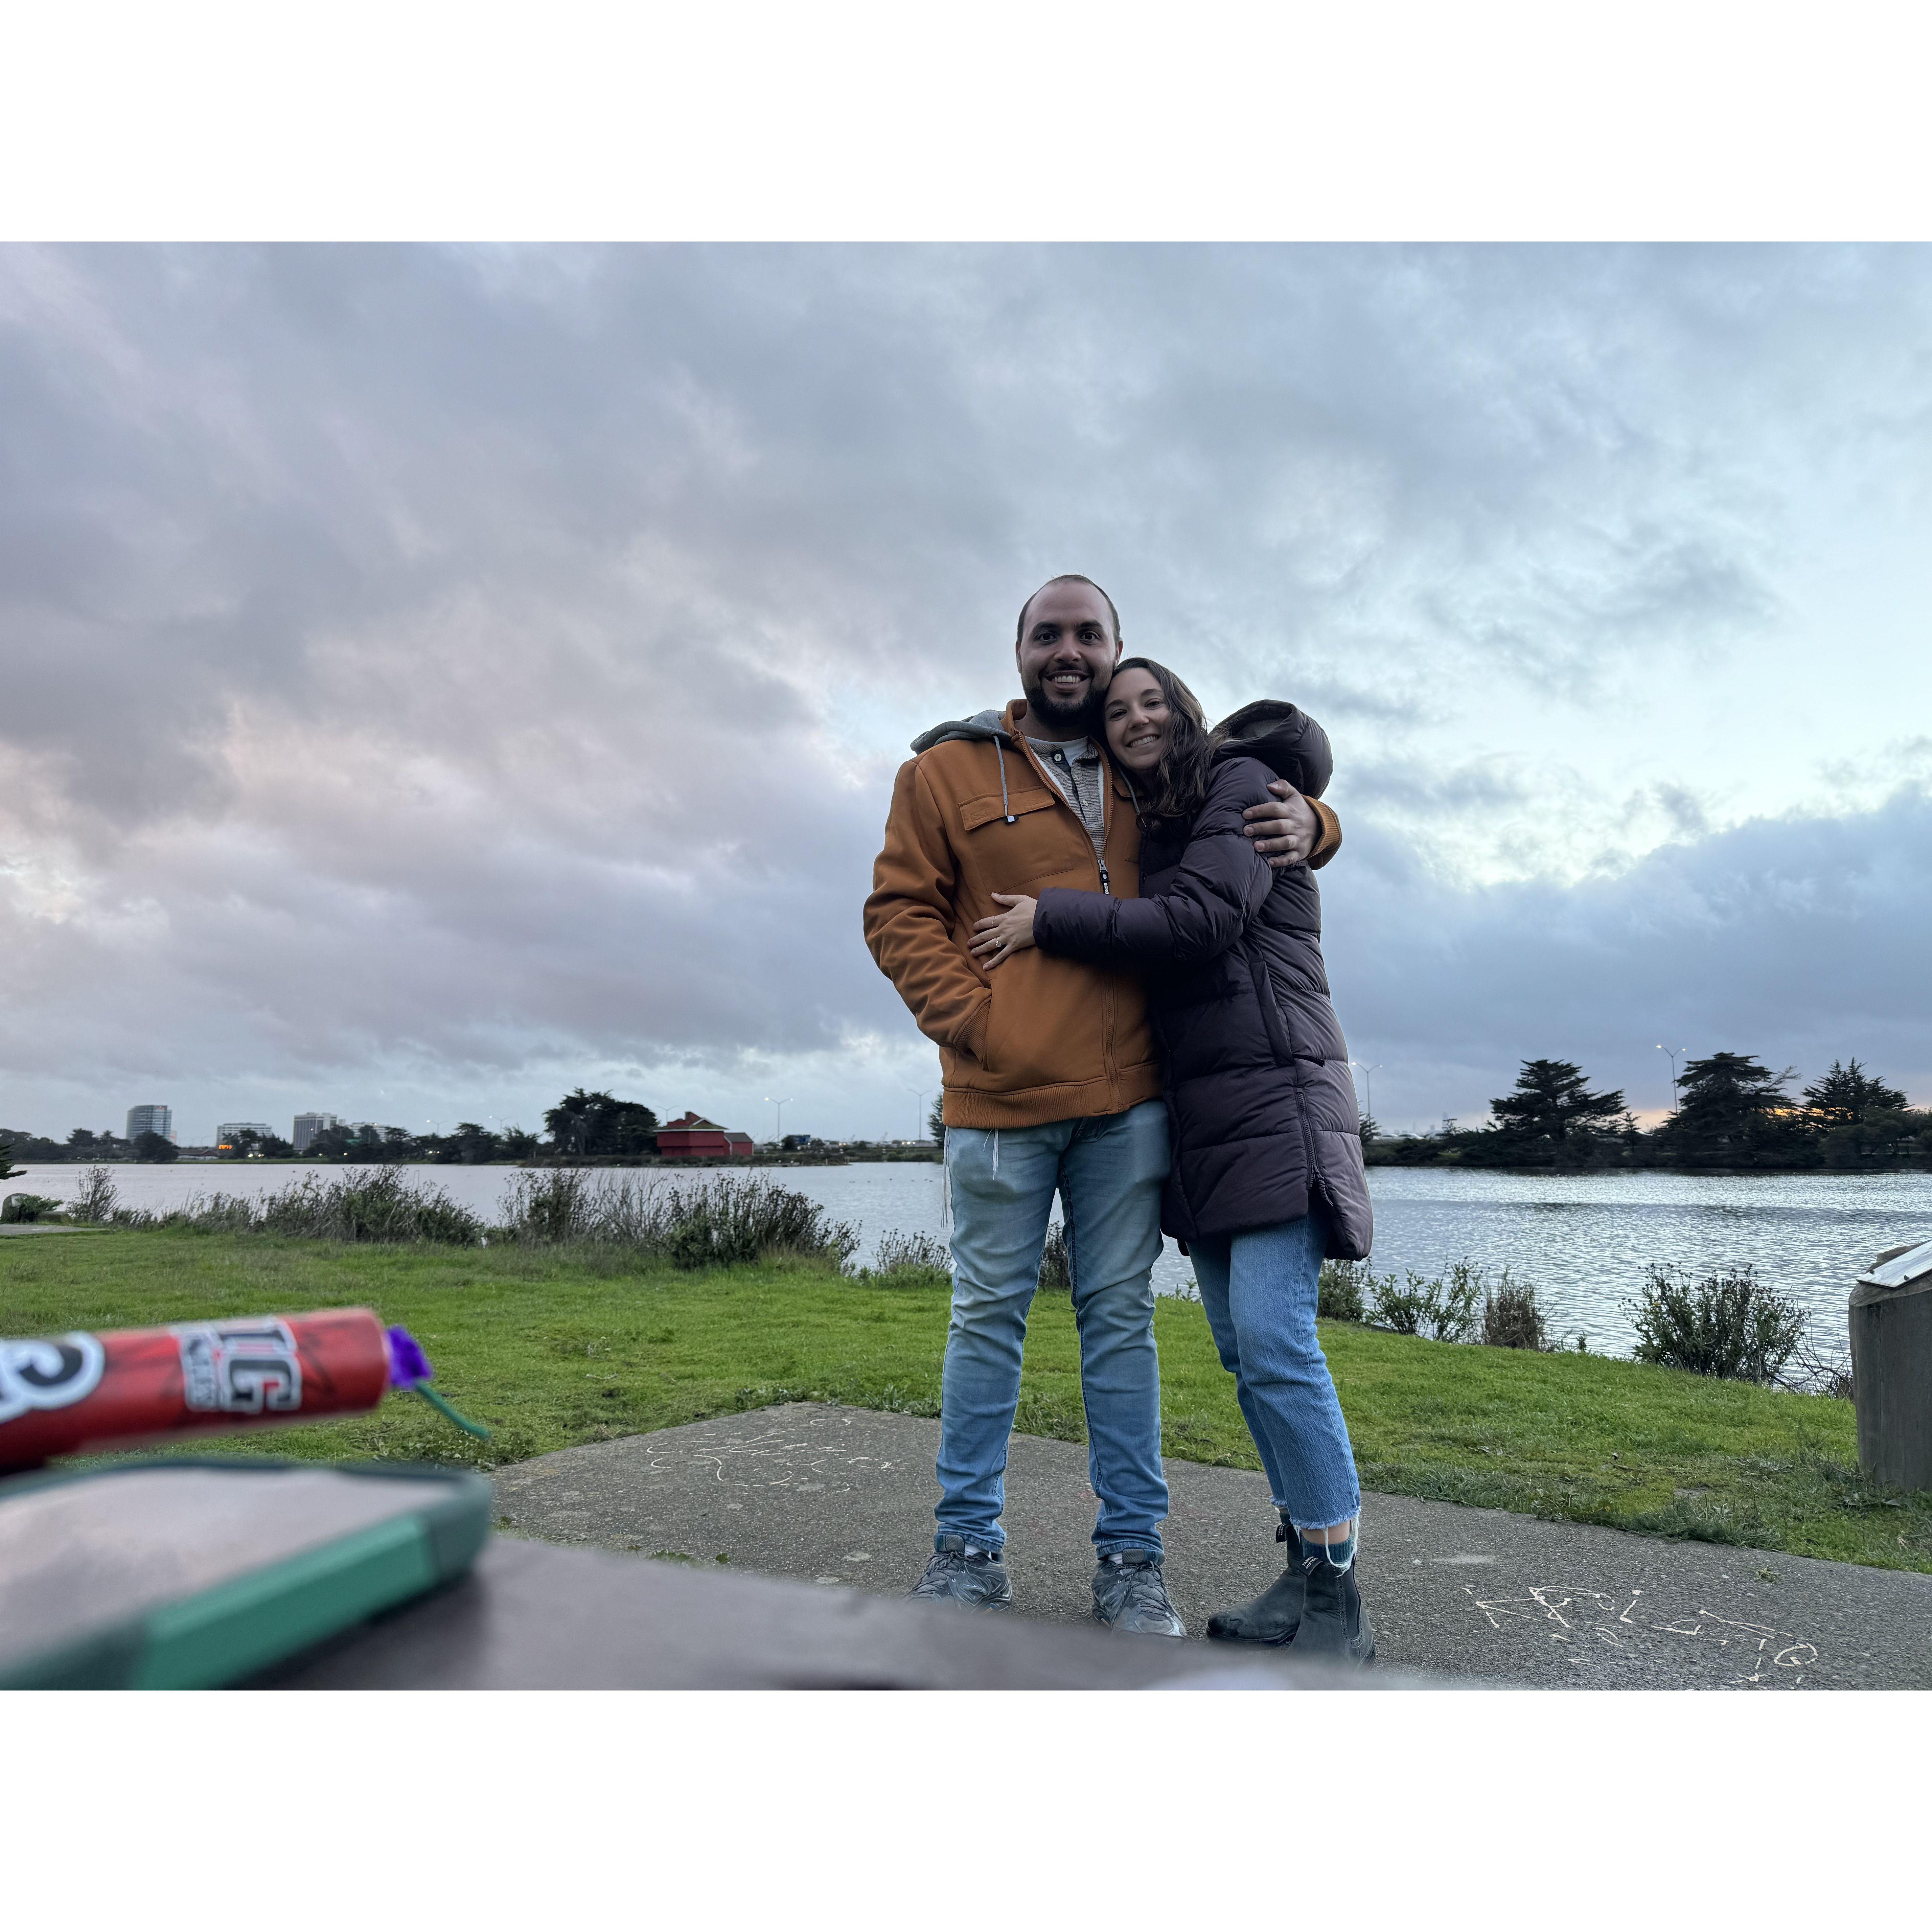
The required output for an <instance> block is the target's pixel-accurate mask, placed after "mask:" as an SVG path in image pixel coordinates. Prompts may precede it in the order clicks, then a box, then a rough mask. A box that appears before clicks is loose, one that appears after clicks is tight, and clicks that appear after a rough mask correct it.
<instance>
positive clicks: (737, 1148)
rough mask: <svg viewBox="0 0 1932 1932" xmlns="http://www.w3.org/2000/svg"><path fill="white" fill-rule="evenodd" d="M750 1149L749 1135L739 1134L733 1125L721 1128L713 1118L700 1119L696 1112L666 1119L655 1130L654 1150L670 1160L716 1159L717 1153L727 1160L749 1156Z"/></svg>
mask: <svg viewBox="0 0 1932 1932" xmlns="http://www.w3.org/2000/svg"><path fill="white" fill-rule="evenodd" d="M751 1151H752V1143H751V1136H750V1135H749V1134H741V1133H739V1132H738V1130H736V1128H735V1127H720V1126H719V1125H718V1123H717V1122H716V1121H706V1120H703V1119H701V1118H700V1117H699V1116H698V1115H696V1114H689V1113H688V1114H685V1115H683V1116H682V1118H680V1119H678V1120H675V1121H666V1122H665V1123H664V1125H663V1126H662V1127H659V1128H658V1153H659V1154H665V1155H668V1156H669V1157H670V1159H672V1160H696V1159H699V1158H704V1159H709V1160H716V1159H717V1158H718V1157H720V1156H722V1157H724V1158H725V1159H726V1160H745V1159H748V1157H750V1155H751Z"/></svg>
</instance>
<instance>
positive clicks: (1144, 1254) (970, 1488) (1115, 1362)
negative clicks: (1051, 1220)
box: [934, 1100, 1168, 1556]
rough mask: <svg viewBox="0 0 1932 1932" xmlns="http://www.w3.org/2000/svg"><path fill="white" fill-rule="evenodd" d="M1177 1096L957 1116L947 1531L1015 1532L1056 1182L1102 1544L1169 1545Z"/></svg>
mask: <svg viewBox="0 0 1932 1932" xmlns="http://www.w3.org/2000/svg"><path fill="white" fill-rule="evenodd" d="M1167 1166H1168V1145H1167V1106H1166V1103H1165V1102H1164V1101H1160V1100H1148V1101H1146V1102H1144V1103H1142V1105H1141V1106H1138V1107H1130V1109H1128V1110H1127V1112H1125V1113H1124V1114H1106V1115H1100V1116H1099V1117H1098V1118H1094V1119H1091V1120H1082V1121H1050V1122H1049V1123H1048V1124H1046V1125H1045V1126H1043V1127H1001V1128H1000V1129H998V1130H994V1129H992V1128H990V1127H986V1128H982V1127H948V1128H947V1130H946V1175H947V1184H948V1186H949V1187H950V1190H951V1194H952V1200H953V1323H952V1327H951V1328H950V1330H949V1331H948V1332H947V1337H946V1373H945V1379H944V1384H943V1385H942V1389H941V1397H940V1422H939V1488H940V1502H939V1508H938V1512H937V1514H938V1520H939V1528H938V1532H937V1534H936V1535H935V1539H934V1541H935V1543H936V1542H937V1541H938V1538H939V1537H941V1536H947V1535H951V1536H961V1537H964V1538H965V1540H966V1541H967V1542H968V1544H974V1545H977V1547H980V1549H983V1550H998V1549H999V1548H1000V1547H1001V1546H1002V1545H1003V1544H1004V1542H1005V1541H1006V1532H1005V1531H1004V1530H1003V1529H1001V1527H1000V1512H1001V1510H1002V1509H1004V1508H1005V1506H1006V1471H1007V1439H1008V1438H1009V1437H1010V1436H1011V1435H1012V1434H1013V1411H1014V1409H1016V1407H1017V1406H1018V1405H1019V1397H1020V1356H1021V1352H1022V1348H1023V1347H1024V1346H1025V1341H1026V1325H1027V1311H1028V1309H1029V1308H1030V1307H1031V1306H1032V1303H1033V1298H1034V1287H1035V1285H1036V1283H1037V1281H1038V1279H1039V1276H1040V1250H1041V1248H1042V1247H1043V1245H1044V1244H1045V1242H1046V1225H1047V1220H1048V1217H1049V1213H1050V1211H1051V1210H1052V1206H1053V1196H1054V1193H1055V1190H1056V1189H1058V1190H1059V1193H1060V1196H1061V1201H1062V1202H1063V1203H1064V1207H1065V1209H1066V1213H1067V1220H1068V1224H1069V1234H1070V1245H1071V1247H1072V1249H1073V1314H1074V1319H1075V1321H1076V1323H1077V1324H1078V1325H1079V1331H1080V1394H1081V1399H1082V1401H1083V1402H1084V1403H1085V1406H1086V1410H1087V1441H1088V1452H1087V1466H1088V1475H1089V1478H1090V1480H1091V1482H1092V1484H1093V1485H1094V1494H1095V1496H1097V1497H1098V1498H1099V1499H1100V1519H1099V1521H1098V1522H1097V1523H1096V1524H1095V1526H1094V1544H1095V1545H1096V1547H1097V1548H1098V1549H1099V1550H1100V1553H1101V1554H1102V1555H1103V1556H1104V1555H1106V1554H1108V1553H1111V1552H1112V1551H1114V1550H1153V1551H1154V1552H1155V1553H1157V1554H1158V1553H1159V1552H1160V1547H1161V1542H1160V1526H1161V1524H1162V1523H1163V1521H1164V1520H1166V1516H1167V1479H1166V1477H1165V1476H1164V1475H1163V1474H1162V1473H1161V1466H1160V1363H1159V1361H1158V1360H1157V1358H1156V1357H1155V1355H1154V1259H1155V1257H1156V1256H1157V1255H1159V1254H1160V1190H1161V1184H1162V1183H1163V1181H1165V1180H1166V1178H1167Z"/></svg>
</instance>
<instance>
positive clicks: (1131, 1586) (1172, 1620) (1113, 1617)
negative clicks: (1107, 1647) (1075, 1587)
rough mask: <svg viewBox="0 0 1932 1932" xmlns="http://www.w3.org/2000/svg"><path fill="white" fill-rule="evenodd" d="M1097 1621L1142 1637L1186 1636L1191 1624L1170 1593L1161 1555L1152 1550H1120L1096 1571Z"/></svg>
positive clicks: (1095, 1603)
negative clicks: (1185, 1622)
mask: <svg viewBox="0 0 1932 1932" xmlns="http://www.w3.org/2000/svg"><path fill="white" fill-rule="evenodd" d="M1094 1622H1096V1623H1097V1624H1106V1625H1108V1626H1109V1628H1111V1629H1114V1630H1117V1631H1133V1632H1134V1633H1136V1634H1137V1635H1139V1636H1142V1637H1185V1636H1186V1635H1187V1625H1185V1624H1184V1623H1183V1622H1181V1613H1180V1612H1179V1611H1178V1610H1176V1609H1175V1607H1174V1604H1173V1601H1172V1598H1169V1595H1168V1594H1167V1585H1166V1583H1165V1582H1164V1581H1163V1579H1162V1577H1161V1574H1160V1558H1159V1557H1158V1556H1156V1555H1155V1554H1154V1552H1153V1551H1152V1550H1116V1551H1115V1552H1114V1553H1113V1554H1112V1555H1111V1556H1103V1557H1102V1558H1101V1559H1100V1565H1099V1567H1098V1568H1096V1570H1095V1571H1094Z"/></svg>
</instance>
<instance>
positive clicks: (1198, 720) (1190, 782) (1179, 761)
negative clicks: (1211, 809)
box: [1101, 658, 1211, 824]
mask: <svg viewBox="0 0 1932 1932" xmlns="http://www.w3.org/2000/svg"><path fill="white" fill-rule="evenodd" d="M1124 670H1144V671H1145V672H1146V673H1147V674H1148V676H1150V677H1151V678H1152V679H1154V682H1155V683H1156V684H1157V685H1160V691H1161V695H1162V696H1163V697H1165V698H1166V700H1167V745H1166V749H1165V750H1164V751H1163V752H1162V753H1161V754H1160V763H1158V764H1157V765H1156V766H1154V769H1153V771H1152V772H1151V773H1150V774H1149V775H1148V777H1147V778H1145V779H1143V780H1141V781H1135V780H1134V779H1133V778H1130V779H1129V780H1128V782H1129V783H1130V784H1132V785H1133V787H1134V791H1135V796H1136V799H1137V800H1138V802H1139V807H1140V816H1141V820H1142V823H1143V824H1145V823H1148V821H1149V820H1154V819H1161V818H1182V819H1191V818H1193V816H1194V814H1196V812H1197V811H1199V810H1200V809H1201V801H1202V799H1204V798H1205V797H1206V796H1208V759H1209V756H1210V752H1211V747H1210V746H1209V745H1208V720H1207V718H1205V715H1203V714H1202V709H1201V700H1199V698H1198V697H1196V696H1195V694H1193V691H1190V690H1189V689H1188V688H1187V685H1184V684H1183V683H1182V682H1181V680H1180V679H1179V678H1178V677H1176V676H1175V674H1174V673H1173V672H1172V671H1171V670H1169V669H1168V667H1166V665H1165V664H1156V663H1155V662H1154V659H1153V658H1121V661H1120V662H1119V663H1118V664H1116V665H1115V667H1114V676H1115V677H1116V678H1118V676H1120V674H1121V672H1122V671H1124ZM1101 709H1102V715H1103V720H1104V717H1105V714H1106V699H1104V698H1103V699H1102V700H1101ZM1102 728H1103V730H1104V729H1105V725H1104V722H1103V727H1102Z"/></svg>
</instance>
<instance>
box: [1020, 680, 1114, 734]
mask: <svg viewBox="0 0 1932 1932" xmlns="http://www.w3.org/2000/svg"><path fill="white" fill-rule="evenodd" d="M1025 688H1026V701H1027V710H1028V714H1029V715H1031V716H1033V717H1034V718H1038V719H1039V720H1040V722H1041V723H1042V724H1050V725H1052V727H1053V728H1054V729H1055V730H1056V731H1084V732H1085V733H1086V734H1087V735H1088V737H1090V738H1097V737H1099V736H1100V709H1101V705H1102V703H1103V700H1105V698H1106V695H1107V694H1106V691H1105V689H1104V688H1103V687H1102V686H1101V685H1100V681H1099V680H1098V679H1093V678H1090V679H1088V683H1087V695H1086V696H1085V697H1082V698H1079V699H1077V700H1075V701H1074V702H1073V703H1071V704H1070V703H1067V701H1066V700H1065V699H1064V698H1059V697H1052V696H1050V695H1049V693H1048V691H1047V689H1046V685H1044V684H1043V683H1040V682H1034V683H1032V684H1030V685H1027V686H1026V687H1025Z"/></svg>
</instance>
